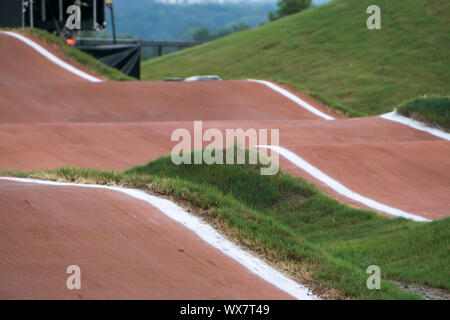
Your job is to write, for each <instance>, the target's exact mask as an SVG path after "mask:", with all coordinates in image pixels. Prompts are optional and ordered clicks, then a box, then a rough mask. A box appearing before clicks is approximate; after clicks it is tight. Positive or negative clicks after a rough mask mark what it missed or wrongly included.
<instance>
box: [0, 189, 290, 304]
mask: <svg viewBox="0 0 450 320" xmlns="http://www.w3.org/2000/svg"><path fill="white" fill-rule="evenodd" d="M0 203H2V207H3V209H2V210H1V214H0V243H1V246H0V257H1V259H0V270H1V271H2V272H1V276H0V299H9V298H11V299H31V298H40V299H130V298H133V299H292V297H291V296H289V295H288V294H286V293H284V292H282V291H281V290H279V289H277V288H276V287H274V286H272V285H270V284H268V283H267V282H266V281H264V280H262V279H261V278H259V277H258V276H256V275H255V274H253V273H251V272H250V271H248V270H247V269H245V268H244V267H243V266H242V265H240V264H239V263H237V262H235V261H234V260H232V259H230V258H229V257H227V256H225V255H224V254H222V253H221V252H219V251H218V250H216V249H215V248H212V247H211V246H209V245H207V244H206V243H205V242H204V241H203V240H201V239H200V238H198V237H197V236H195V235H194V234H193V233H191V232H187V231H186V229H185V228H184V227H183V226H182V225H180V224H179V223H177V222H174V221H173V220H171V219H169V218H167V217H166V216H164V215H162V214H161V213H159V212H158V210H156V209H155V208H154V207H152V206H151V205H149V204H147V203H145V202H143V201H136V200H135V199H131V198H130V197H129V196H127V195H123V194H120V193H119V192H115V191H109V190H97V189H86V188H79V187H56V186H42V185H36V184H29V183H21V182H11V181H0ZM4 208H7V210H4ZM69 265H78V266H79V267H80V269H81V275H82V282H81V290H73V291H70V290H67V288H66V279H67V277H68V276H69V275H68V274H66V272H65V271H66V268H67V266H69ZM37 288H38V290H37Z"/></svg>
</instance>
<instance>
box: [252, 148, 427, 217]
mask: <svg viewBox="0 0 450 320" xmlns="http://www.w3.org/2000/svg"><path fill="white" fill-rule="evenodd" d="M257 147H260V148H267V149H271V150H273V151H276V152H278V153H279V154H280V155H282V156H283V157H284V158H286V159H287V160H288V161H290V162H291V163H293V164H294V165H296V166H297V167H299V168H300V169H302V170H304V171H306V172H307V173H308V174H310V175H311V176H313V177H314V178H316V179H317V180H319V181H321V182H323V183H324V184H326V185H327V186H328V187H330V188H331V189H333V190H334V191H336V192H337V193H339V194H341V195H343V196H345V197H347V198H349V199H352V200H354V201H357V202H359V203H362V204H364V205H366V206H367V207H369V208H372V209H375V210H377V211H381V212H385V213H388V214H390V215H393V216H396V217H403V218H407V219H411V220H414V221H418V222H430V221H431V220H429V219H426V218H424V217H421V216H417V215H414V214H411V213H408V212H405V211H402V210H399V209H396V208H392V207H389V206H387V205H384V204H382V203H380V202H377V201H375V200H372V199H370V198H367V197H364V196H362V195H360V194H358V193H356V192H354V191H352V190H350V189H349V188H347V187H346V186H344V185H343V184H341V183H340V182H338V181H336V180H334V179H333V178H331V177H330V176H327V175H326V174H325V173H323V172H322V171H320V170H319V169H317V168H316V167H314V166H312V165H311V164H309V163H308V162H306V161H305V160H303V159H302V158H300V157H299V156H297V155H296V154H295V153H293V152H291V151H289V150H287V149H285V148H283V147H277V146H257Z"/></svg>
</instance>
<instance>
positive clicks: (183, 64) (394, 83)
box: [141, 0, 450, 116]
mask: <svg viewBox="0 0 450 320" xmlns="http://www.w3.org/2000/svg"><path fill="white" fill-rule="evenodd" d="M372 4H377V5H378V6H380V8H381V24H382V29H381V30H368V29H367V28H366V20H367V18H368V16H369V15H368V14H366V9H367V7H368V6H369V5H372ZM449 10H450V2H449V1H447V0H433V1H429V0H402V1H392V0H377V1H373V0H334V1H332V2H330V3H329V4H326V5H324V6H320V7H317V8H311V9H308V10H305V11H303V12H301V13H299V14H295V15H292V16H289V17H287V18H284V19H280V20H277V21H275V22H272V23H269V24H266V25H263V26H261V27H259V28H256V29H251V30H247V31H242V32H239V33H236V34H233V35H231V36H228V37H225V38H223V39H219V40H216V41H212V42H209V43H206V44H204V45H201V46H198V47H194V48H190V49H186V50H182V51H179V52H176V53H173V54H169V55H166V56H163V57H160V58H156V59H150V60H148V61H145V62H143V63H142V72H141V75H142V79H143V80H161V79H163V78H165V77H177V76H178V77H188V76H192V75H197V74H218V75H220V76H221V77H223V78H224V79H246V78H259V79H267V80H272V81H275V82H277V81H278V82H282V83H285V84H288V85H290V86H291V87H293V88H295V89H298V90H301V91H303V92H305V93H311V94H313V96H314V95H315V96H316V97H318V98H319V99H320V100H322V101H323V102H324V103H326V104H328V105H330V106H331V107H335V108H336V109H339V110H342V111H345V112H346V113H347V114H349V115H351V116H362V115H378V114H382V113H386V112H390V111H392V109H393V108H394V107H395V106H396V105H397V104H398V102H399V101H407V100H410V99H413V98H415V97H418V96H421V95H424V94H427V95H428V96H431V95H435V96H448V95H449V86H448V84H449V83H450V73H449V72H446V71H445V70H450V55H449V52H450V33H449V32H448V30H449V29H450V19H449V15H448V14H447V12H449ZM318 93H320V95H318Z"/></svg>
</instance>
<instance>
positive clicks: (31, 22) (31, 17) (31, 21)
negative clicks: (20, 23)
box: [29, 0, 34, 28]
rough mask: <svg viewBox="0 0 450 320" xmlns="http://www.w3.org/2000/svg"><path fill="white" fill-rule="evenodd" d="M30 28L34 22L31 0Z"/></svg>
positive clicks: (31, 0)
mask: <svg viewBox="0 0 450 320" xmlns="http://www.w3.org/2000/svg"><path fill="white" fill-rule="evenodd" d="M29 9H30V28H33V27H34V20H33V0H30V6H29Z"/></svg>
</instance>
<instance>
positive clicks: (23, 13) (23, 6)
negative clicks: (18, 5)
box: [22, 0, 25, 28]
mask: <svg viewBox="0 0 450 320" xmlns="http://www.w3.org/2000/svg"><path fill="white" fill-rule="evenodd" d="M22 28H25V3H24V2H23V0H22Z"/></svg>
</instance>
